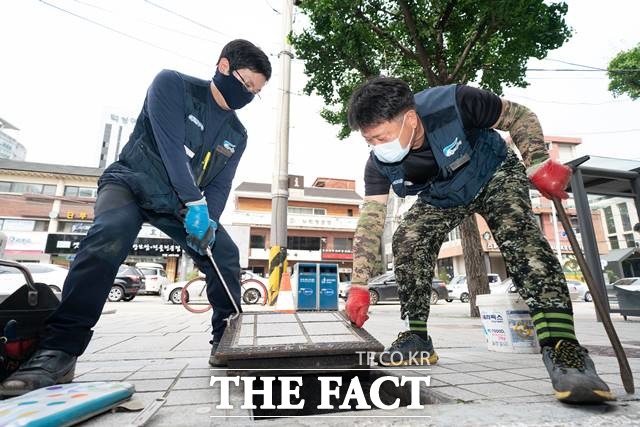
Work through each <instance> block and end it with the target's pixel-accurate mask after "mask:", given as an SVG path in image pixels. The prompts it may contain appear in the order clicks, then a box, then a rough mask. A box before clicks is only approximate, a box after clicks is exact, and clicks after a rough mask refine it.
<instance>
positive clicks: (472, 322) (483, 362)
mask: <svg viewBox="0 0 640 427" xmlns="http://www.w3.org/2000/svg"><path fill="white" fill-rule="evenodd" d="M113 308H115V309H116V310H117V312H116V313H115V314H110V315H105V316H103V318H102V319H101V320H100V322H99V323H98V325H97V327H96V330H95V334H94V339H93V341H92V342H91V345H90V346H89V348H88V350H87V352H86V353H85V354H84V355H83V356H82V357H81V358H80V360H79V363H78V367H77V371H76V379H75V381H127V382H131V383H133V384H134V385H135V387H136V390H137V393H136V395H135V396H136V398H137V399H138V400H140V401H142V402H143V403H148V402H150V401H152V400H153V399H156V398H159V397H166V399H167V402H166V404H165V406H164V407H163V408H162V409H161V410H160V411H159V412H158V413H157V414H156V415H155V416H154V417H153V418H152V420H151V421H150V423H149V424H148V425H150V426H169V425H170V426H174V427H175V426H201V425H220V424H225V423H233V424H234V425H241V424H242V425H244V424H247V425H249V424H252V425H253V424H256V423H257V424H272V423H278V425H319V424H323V425H326V424H331V425H344V424H347V423H349V424H355V425H374V424H377V425H380V424H383V425H438V426H444V425H456V426H467V425H469V426H471V425H474V426H475V425H478V426H480V425H482V426H486V425H513V424H518V425H542V424H544V425H612V424H614V423H615V424H617V425H638V423H639V421H638V420H640V402H639V401H638V400H639V398H640V395H639V394H636V395H633V396H629V395H627V394H626V393H625V392H624V390H623V388H622V385H621V384H622V383H621V381H620V377H619V373H618V367H617V361H616V359H615V357H613V353H612V352H611V350H610V349H609V348H608V347H609V346H608V340H607V338H606V336H605V333H604V330H603V329H602V325H600V324H598V323H597V322H596V321H595V314H594V311H593V306H592V304H589V303H576V304H575V307H574V309H575V312H576V328H577V332H578V337H579V338H580V340H581V342H582V343H583V344H584V345H586V346H587V347H588V348H590V351H591V355H592V358H593V359H594V361H595V363H596V366H597V368H598V371H599V373H601V374H602V375H601V376H602V377H603V379H605V380H606V381H607V382H608V383H609V385H610V386H611V387H612V389H613V390H614V392H615V393H616V395H617V396H618V399H619V400H618V402H616V403H613V404H608V405H599V406H590V407H572V406H568V405H563V404H560V403H558V402H557V401H556V400H555V399H554V398H553V397H552V395H551V391H552V390H551V384H550V382H549V380H548V376H547V373H546V370H545V368H544V365H543V363H542V360H541V356H540V355H539V354H507V353H495V352H489V351H488V350H487V347H486V343H485V340H484V337H483V334H482V327H481V323H480V320H479V319H470V318H469V317H468V305H467V304H462V303H459V302H453V303H450V304H447V303H444V302H440V303H439V304H438V305H436V306H435V307H433V308H432V312H431V319H430V323H429V331H430V334H431V335H432V337H433V339H434V344H435V346H436V350H437V351H438V353H439V355H440V361H439V362H438V364H437V365H436V366H432V367H431V371H430V374H431V387H430V390H431V391H432V392H433V393H434V395H435V396H436V398H440V399H441V400H442V401H447V402H448V403H440V404H434V405H428V406H427V407H425V410H424V411H416V410H408V409H402V408H400V409H397V410H394V411H392V412H389V411H381V410H372V411H358V412H351V413H340V414H335V415H336V417H335V418H327V417H305V418H288V419H275V420H262V421H253V420H251V419H250V418H249V412H248V411H246V410H241V409H239V408H238V406H239V403H238V404H237V405H235V406H236V408H235V409H234V410H232V411H218V410H216V409H215V403H216V402H217V399H219V396H220V392H219V389H214V388H211V387H210V386H209V381H210V378H211V375H212V372H211V370H210V369H209V366H208V364H207V362H208V357H209V351H210V349H209V345H208V340H209V337H210V335H209V332H208V330H209V328H210V326H209V318H210V313H206V314H202V315H196V314H192V313H188V312H187V311H186V310H184V309H183V308H182V307H180V306H171V305H164V304H161V303H160V302H159V301H158V298H157V297H138V298H136V299H135V300H134V301H132V302H130V303H114V304H112V303H109V304H108V307H107V309H113ZM253 309H254V310H263V308H262V307H256V308H253ZM249 310H252V307H251V306H248V307H245V311H249ZM614 323H615V325H616V328H617V331H618V334H619V336H620V338H621V340H622V341H623V344H624V345H625V348H626V350H627V355H628V356H629V358H630V359H629V360H630V364H631V367H632V369H633V371H634V375H635V376H636V378H638V377H640V318H630V320H629V321H626V322H625V321H623V320H622V318H621V317H620V316H619V315H614ZM365 327H366V329H367V330H368V331H369V332H370V333H371V334H372V335H373V336H375V337H376V338H377V339H378V340H380V341H381V342H382V343H383V344H384V345H385V346H387V345H389V344H390V343H391V341H393V339H395V337H396V335H397V333H398V332H400V331H401V330H403V327H404V325H403V322H402V321H401V320H400V319H399V306H398V305H397V304H382V305H378V306H374V307H372V309H371V313H370V320H369V321H368V322H367V323H366V325H365ZM393 373H394V374H396V375H421V376H424V375H425V372H424V371H419V372H418V371H412V370H411V369H410V368H404V369H402V370H394V371H393ZM636 383H638V381H636ZM234 400H235V402H236V403H237V402H241V401H242V396H238V395H237V394H236V395H235V396H232V403H234ZM354 414H355V415H357V418H342V419H341V418H337V417H338V416H340V415H342V416H344V415H351V416H353V415H354ZM135 415H136V413H122V412H119V413H109V414H104V415H102V416H99V417H97V418H95V419H93V420H90V421H88V422H86V423H85V424H84V425H87V426H121V425H125V424H126V423H127V422H128V421H130V420H131V419H133V418H134V417H135ZM234 415H235V416H238V415H240V416H243V415H244V416H247V418H232V417H231V416H234ZM380 415H384V416H385V418H383V419H381V418H376V417H377V416H380ZM416 415H421V416H430V417H431V418H407V417H408V416H412V417H413V416H416ZM212 416H216V418H212ZM225 416H226V417H227V418H225ZM389 416H393V417H389ZM394 417H395V418H394Z"/></svg>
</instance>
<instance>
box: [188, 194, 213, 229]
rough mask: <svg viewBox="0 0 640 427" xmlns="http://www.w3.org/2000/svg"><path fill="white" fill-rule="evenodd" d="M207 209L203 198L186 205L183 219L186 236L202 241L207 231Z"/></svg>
mask: <svg viewBox="0 0 640 427" xmlns="http://www.w3.org/2000/svg"><path fill="white" fill-rule="evenodd" d="M209 221H210V219H209V208H208V207H207V201H206V200H205V199H204V197H203V198H202V199H200V200H197V201H195V202H189V203H187V215H186V216H185V217H184V228H185V230H187V234H189V235H191V236H195V237H196V238H198V239H202V238H203V237H204V235H205V233H206V232H207V230H208V229H209Z"/></svg>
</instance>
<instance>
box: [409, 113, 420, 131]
mask: <svg viewBox="0 0 640 427" xmlns="http://www.w3.org/2000/svg"><path fill="white" fill-rule="evenodd" d="M409 117H410V119H409V120H410V122H409V123H410V126H411V127H412V128H413V129H417V128H418V121H419V120H420V117H418V112H417V111H416V110H411V111H410V112H409Z"/></svg>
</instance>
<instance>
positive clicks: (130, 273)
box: [107, 264, 144, 302]
mask: <svg viewBox="0 0 640 427" xmlns="http://www.w3.org/2000/svg"><path fill="white" fill-rule="evenodd" d="M141 289H144V274H142V271H140V270H139V269H137V268H136V267H131V266H129V265H124V264H123V265H121V266H120V268H118V273H117V275H116V278H115V279H114V281H113V285H112V286H111V290H110V291H109V295H108V296H107V299H108V300H109V301H111V302H118V301H131V300H132V299H134V298H135V296H136V295H137V294H138V292H139V291H140V290H141Z"/></svg>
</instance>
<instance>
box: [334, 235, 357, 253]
mask: <svg viewBox="0 0 640 427" xmlns="http://www.w3.org/2000/svg"><path fill="white" fill-rule="evenodd" d="M352 247H353V239H352V238H350V237H334V238H333V249H334V250H336V251H350V250H351V248H352Z"/></svg>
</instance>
